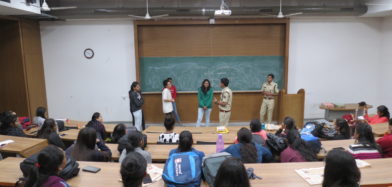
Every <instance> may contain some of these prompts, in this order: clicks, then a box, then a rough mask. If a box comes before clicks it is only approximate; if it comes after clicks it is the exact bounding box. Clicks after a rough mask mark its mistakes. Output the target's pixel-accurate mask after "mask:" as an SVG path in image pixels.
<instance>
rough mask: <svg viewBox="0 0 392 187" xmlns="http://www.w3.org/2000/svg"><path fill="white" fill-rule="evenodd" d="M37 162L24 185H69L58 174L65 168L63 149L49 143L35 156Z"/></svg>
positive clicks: (62, 186)
mask: <svg viewBox="0 0 392 187" xmlns="http://www.w3.org/2000/svg"><path fill="white" fill-rule="evenodd" d="M37 160H38V162H37V163H36V166H35V167H34V169H32V170H31V172H30V174H29V177H28V179H27V181H26V185H25V187H38V186H39V187H69V186H70V185H68V184H67V183H66V182H65V180H64V179H62V178H60V177H59V176H58V174H59V172H60V171H61V170H62V169H64V168H65V165H66V163H67V159H66V157H65V154H64V151H62V150H61V149H60V148H58V147H56V146H53V145H49V146H48V147H46V148H44V149H43V150H42V151H41V152H40V153H39V154H38V157H37Z"/></svg>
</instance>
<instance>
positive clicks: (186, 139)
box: [162, 131, 204, 187]
mask: <svg viewBox="0 0 392 187" xmlns="http://www.w3.org/2000/svg"><path fill="white" fill-rule="evenodd" d="M192 145H193V137H192V133H191V132H189V131H182V132H181V133H180V141H179V144H178V148H176V149H173V150H171V151H170V153H169V158H168V159H167V160H166V164H165V168H164V170H163V176H162V177H163V179H164V181H165V183H166V185H167V186H168V187H174V186H178V185H182V186H189V187H196V186H200V183H201V176H202V172H201V163H202V160H203V157H204V153H203V152H201V151H198V150H196V149H194V148H192Z"/></svg>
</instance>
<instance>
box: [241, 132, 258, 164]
mask: <svg viewBox="0 0 392 187" xmlns="http://www.w3.org/2000/svg"><path fill="white" fill-rule="evenodd" d="M237 137H238V142H239V143H240V144H241V145H240V153H241V158H242V162H244V163H255V162H257V150H256V146H255V144H254V143H253V142H252V133H251V132H250V130H249V129H247V128H244V127H243V128H241V129H240V130H239V131H238V132H237Z"/></svg>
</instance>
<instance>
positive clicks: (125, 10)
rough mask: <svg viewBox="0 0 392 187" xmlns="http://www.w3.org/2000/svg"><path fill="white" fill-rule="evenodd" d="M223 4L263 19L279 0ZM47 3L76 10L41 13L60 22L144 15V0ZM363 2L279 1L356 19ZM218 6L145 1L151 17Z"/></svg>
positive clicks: (206, 0)
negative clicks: (62, 20)
mask: <svg viewBox="0 0 392 187" xmlns="http://www.w3.org/2000/svg"><path fill="white" fill-rule="evenodd" d="M41 1H42V0H41ZM225 2H226V3H227V4H228V6H229V7H230V9H231V10H232V16H231V17H263V16H267V15H269V14H276V15H277V14H278V11H279V0H225ZM47 3H48V5H49V6H50V7H77V8H73V9H65V10H51V11H49V12H45V13H46V14H49V15H53V16H56V17H58V18H60V19H80V18H118V17H128V15H129V14H133V15H140V16H144V15H145V12H146V4H145V3H146V1H145V0H47ZM365 3H366V2H365V0H283V12H284V13H285V14H289V13H294V12H303V14H302V15H301V16H360V15H363V14H364V13H366V11H367V6H366V4H365ZM220 4H221V0H149V6H150V14H151V15H152V16H153V15H160V14H169V18H185V17H188V18H199V17H200V18H202V17H214V10H216V9H219V6H220ZM203 9H204V11H203ZM166 19H167V18H166Z"/></svg>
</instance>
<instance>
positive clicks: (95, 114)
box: [91, 112, 101, 121]
mask: <svg viewBox="0 0 392 187" xmlns="http://www.w3.org/2000/svg"><path fill="white" fill-rule="evenodd" d="M100 116H101V114H100V113H99V112H94V114H93V116H91V121H97V119H98V118H99V117H100Z"/></svg>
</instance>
